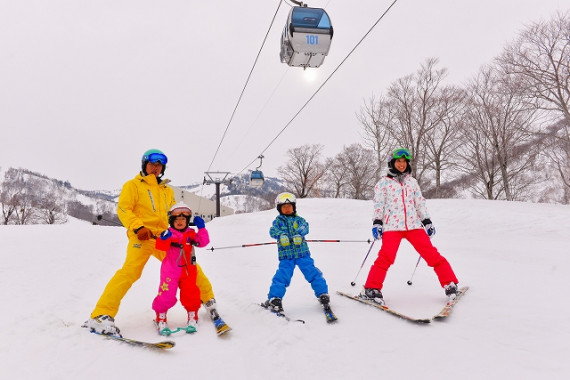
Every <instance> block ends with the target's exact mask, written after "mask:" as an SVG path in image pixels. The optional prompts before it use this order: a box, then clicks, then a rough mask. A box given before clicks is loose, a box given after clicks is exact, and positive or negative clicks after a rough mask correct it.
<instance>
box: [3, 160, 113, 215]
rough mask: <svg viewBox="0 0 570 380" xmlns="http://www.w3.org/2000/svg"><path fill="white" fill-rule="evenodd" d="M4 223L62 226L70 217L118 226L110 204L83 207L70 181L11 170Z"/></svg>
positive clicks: (5, 192)
mask: <svg viewBox="0 0 570 380" xmlns="http://www.w3.org/2000/svg"><path fill="white" fill-rule="evenodd" d="M0 209H1V211H2V214H1V219H0V224H4V225H7V224H18V225H24V224H59V223H65V222H66V221H67V218H68V216H73V217H75V218H78V219H82V220H86V221H90V222H94V221H95V220H96V219H97V218H96V215H102V218H103V220H102V221H99V222H97V223H98V224H108V225H115V224H117V223H118V220H116V215H115V214H114V212H113V206H112V204H111V203H110V202H105V201H102V200H101V201H96V200H94V201H93V204H90V205H88V204H83V203H81V202H79V201H78V200H77V199H76V194H75V191H74V190H73V189H72V188H71V185H70V184H69V183H68V182H61V181H57V180H53V179H50V178H47V177H45V176H42V175H40V174H37V173H33V172H30V171H29V170H25V169H14V168H10V169H8V170H7V171H6V173H5V175H4V178H3V180H2V182H0Z"/></svg>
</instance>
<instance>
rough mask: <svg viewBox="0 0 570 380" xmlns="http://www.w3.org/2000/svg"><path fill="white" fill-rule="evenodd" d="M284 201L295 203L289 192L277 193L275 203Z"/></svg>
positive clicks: (280, 203) (283, 202)
mask: <svg viewBox="0 0 570 380" xmlns="http://www.w3.org/2000/svg"><path fill="white" fill-rule="evenodd" d="M285 203H295V196H294V195H293V194H291V193H283V194H279V197H278V198H277V204H279V205H282V204H285Z"/></svg>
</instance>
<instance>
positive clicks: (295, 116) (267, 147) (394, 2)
mask: <svg viewBox="0 0 570 380" xmlns="http://www.w3.org/2000/svg"><path fill="white" fill-rule="evenodd" d="M397 2H398V0H394V1H393V2H392V4H390V6H389V7H388V8H386V10H385V11H384V13H382V15H381V16H380V17H379V18H378V20H376V22H375V23H374V24H373V25H372V26H371V27H370V29H368V31H367V32H366V33H365V34H364V36H363V37H362V38H361V39H360V41H358V43H357V44H356V45H355V46H354V47H353V48H352V50H351V51H350V52H349V53H348V55H347V56H346V57H344V59H343V60H342V61H341V62H340V63H339V65H338V66H337V67H336V68H335V69H334V70H333V72H332V73H331V74H330V75H329V76H328V77H327V79H325V81H324V82H323V83H322V84H321V85H320V86H319V88H317V90H316V91H315V92H314V93H313V95H311V97H310V98H309V99H308V100H307V101H306V102H305V104H303V106H302V107H301V108H300V109H299V111H297V113H296V114H295V115H293V117H292V118H291V120H289V122H288V123H287V124H285V126H284V127H283V129H281V131H279V133H278V134H277V135H276V136H275V138H273V140H271V141H270V142H269V144H267V146H266V147H265V148H264V149H263V150H262V151H261V153H259V154H258V155H257V157H258V156H260V155H262V154H263V153H265V151H266V150H267V149H269V147H270V146H271V145H273V143H274V142H275V141H276V140H277V139H278V138H279V136H281V134H282V133H283V132H285V130H286V129H287V128H288V127H289V125H291V123H292V122H293V120H295V119H296V118H297V116H299V114H300V113H301V112H302V111H303V110H304V109H305V107H307V105H308V104H309V102H310V101H311V100H313V98H314V97H315V96H316V95H317V94H318V92H319V91H320V90H321V89H322V88H323V87H324V86H325V84H326V83H327V82H328V81H329V79H331V77H332V76H333V75H334V74H335V73H336V72H337V71H338V69H339V68H340V67H341V66H342V65H343V64H344V62H346V60H347V59H348V57H350V56H351V54H352V53H353V52H354V51H355V50H356V48H357V47H358V46H360V44H361V43H362V41H364V39H365V38H366V37H368V35H369V34H370V33H371V32H372V30H373V29H374V28H375V27H376V25H377V24H378V23H379V22H380V21H381V20H382V19H383V18H384V16H386V14H387V13H388V12H389V11H390V9H392V7H393V6H394V5H395V4H396V3H397ZM257 157H256V158H254V159H253V160H252V161H251V162H250V163H249V164H248V165H247V166H246V167H245V168H243V169H242V170H240V172H239V173H241V172H243V171H245V170H246V169H247V168H248V167H249V166H251V165H252V164H253V163H254V162H255V160H257Z"/></svg>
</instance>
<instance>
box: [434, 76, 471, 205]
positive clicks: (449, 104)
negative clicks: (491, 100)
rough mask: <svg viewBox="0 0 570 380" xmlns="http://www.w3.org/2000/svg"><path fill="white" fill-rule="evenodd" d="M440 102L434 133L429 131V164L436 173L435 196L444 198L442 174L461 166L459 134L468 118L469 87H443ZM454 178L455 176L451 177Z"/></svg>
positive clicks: (436, 105)
mask: <svg viewBox="0 0 570 380" xmlns="http://www.w3.org/2000/svg"><path fill="white" fill-rule="evenodd" d="M437 98H438V99H437V102H436V104H435V105H434V113H435V115H438V116H435V119H437V120H439V122H438V123H435V124H434V126H435V127H434V129H433V131H432V132H431V133H428V134H426V138H425V147H426V149H427V151H428V156H429V157H431V160H427V162H426V168H428V169H432V170H433V171H434V175H435V189H434V197H436V198H440V197H441V196H442V195H443V194H442V191H441V186H442V175H443V173H444V172H445V171H449V172H450V170H448V169H453V168H455V167H456V166H457V164H458V163H457V155H456V154H455V152H456V151H457V149H458V147H459V144H461V142H460V139H459V138H458V135H459V133H460V131H461V129H462V126H463V123H464V120H465V115H466V113H465V109H466V107H465V106H466V101H465V98H466V95H465V91H464V90H463V89H461V88H459V87H456V86H446V87H442V88H441V89H440V90H439V91H438V95H437ZM449 180H453V178H449Z"/></svg>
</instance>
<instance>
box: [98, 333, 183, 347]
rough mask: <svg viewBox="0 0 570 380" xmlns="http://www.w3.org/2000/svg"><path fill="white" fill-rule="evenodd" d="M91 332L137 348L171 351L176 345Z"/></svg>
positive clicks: (167, 342)
mask: <svg viewBox="0 0 570 380" xmlns="http://www.w3.org/2000/svg"><path fill="white" fill-rule="evenodd" d="M91 332H92V333H93V334H97V335H101V336H103V337H105V338H108V339H111V340H116V341H119V342H123V343H127V344H130V345H131V346H139V347H145V348H153V349H160V350H168V349H171V348H172V347H174V346H175V345H176V343H174V342H173V341H170V340H166V341H163V342H157V343H151V342H143V341H142V340H136V339H128V338H123V337H121V336H116V335H107V334H101V333H98V332H97V331H91Z"/></svg>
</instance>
